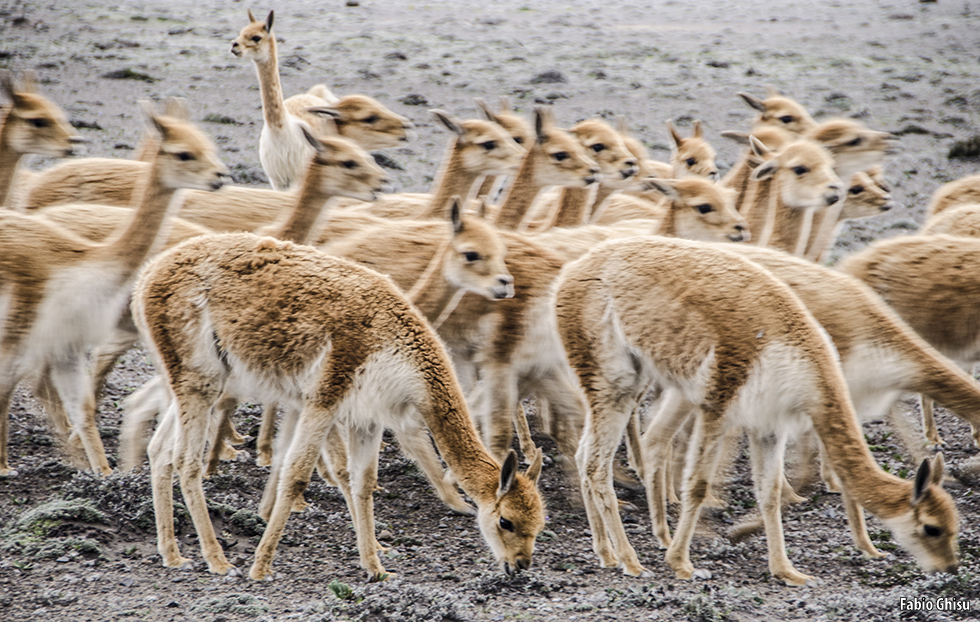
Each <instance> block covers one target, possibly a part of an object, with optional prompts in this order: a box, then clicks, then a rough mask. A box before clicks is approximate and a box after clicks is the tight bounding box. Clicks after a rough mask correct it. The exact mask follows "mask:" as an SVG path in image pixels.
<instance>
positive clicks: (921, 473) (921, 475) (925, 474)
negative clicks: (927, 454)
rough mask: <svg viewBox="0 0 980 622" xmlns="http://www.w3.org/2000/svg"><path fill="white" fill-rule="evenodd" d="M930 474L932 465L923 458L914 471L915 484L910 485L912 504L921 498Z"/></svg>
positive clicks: (927, 485) (927, 484)
mask: <svg viewBox="0 0 980 622" xmlns="http://www.w3.org/2000/svg"><path fill="white" fill-rule="evenodd" d="M931 474H932V467H931V466H930V464H929V459H928V458H924V459H923V460H922V464H920V465H919V470H918V471H916V473H915V484H914V485H913V486H912V505H915V504H916V503H918V502H919V501H921V500H922V496H923V495H924V494H925V493H926V489H927V488H928V487H929V483H930V475H931Z"/></svg>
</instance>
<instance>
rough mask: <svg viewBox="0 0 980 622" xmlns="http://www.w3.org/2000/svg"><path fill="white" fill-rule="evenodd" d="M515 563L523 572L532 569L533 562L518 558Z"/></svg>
mask: <svg viewBox="0 0 980 622" xmlns="http://www.w3.org/2000/svg"><path fill="white" fill-rule="evenodd" d="M515 562H516V563H517V567H518V568H520V569H521V570H527V569H528V568H530V567H531V560H530V559H526V558H524V557H518V558H517V559H516V560H515Z"/></svg>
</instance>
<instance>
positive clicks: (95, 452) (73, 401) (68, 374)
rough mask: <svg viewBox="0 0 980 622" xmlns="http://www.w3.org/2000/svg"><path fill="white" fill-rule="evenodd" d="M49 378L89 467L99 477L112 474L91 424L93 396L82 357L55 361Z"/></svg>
mask: <svg viewBox="0 0 980 622" xmlns="http://www.w3.org/2000/svg"><path fill="white" fill-rule="evenodd" d="M50 376H51V384H52V385H53V386H54V389H55V391H57V392H58V396H59V397H60V398H61V403H62V405H63V406H64V408H65V411H66V412H67V413H68V418H69V419H70V420H71V423H72V425H73V426H74V428H75V431H76V432H77V433H78V435H79V437H80V438H81V441H82V447H83V448H84V449H85V455H86V457H88V462H89V466H90V467H91V469H92V470H93V471H94V472H95V473H97V474H100V475H108V474H110V473H112V469H111V468H110V467H109V461H108V459H107V458H106V455H105V447H103V445H102V438H101V437H100V436H99V428H98V426H97V425H96V423H95V395H94V394H93V393H92V379H91V378H90V377H89V375H88V374H87V373H86V371H85V355H84V354H83V353H76V354H74V355H73V356H68V357H65V358H62V359H59V360H57V361H56V362H55V363H54V364H53V365H52V366H51V370H50Z"/></svg>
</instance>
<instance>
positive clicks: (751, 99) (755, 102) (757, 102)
mask: <svg viewBox="0 0 980 622" xmlns="http://www.w3.org/2000/svg"><path fill="white" fill-rule="evenodd" d="M738 96H739V97H741V98H742V99H744V100H745V103H746V104H748V105H749V106H752V107H753V108H755V109H756V110H758V111H759V112H765V111H766V105H765V104H763V103H762V100H761V99H759V98H758V97H755V96H753V95H749V94H748V93H746V92H745V91H739V92H738Z"/></svg>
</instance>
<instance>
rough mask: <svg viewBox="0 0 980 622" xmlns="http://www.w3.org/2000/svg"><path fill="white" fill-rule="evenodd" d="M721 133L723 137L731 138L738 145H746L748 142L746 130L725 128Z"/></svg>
mask: <svg viewBox="0 0 980 622" xmlns="http://www.w3.org/2000/svg"><path fill="white" fill-rule="evenodd" d="M721 135H722V137H723V138H727V139H728V140H733V141H735V142H737V143H738V144H740V145H748V144H749V135H748V134H747V133H746V132H738V131H735V130H725V131H724V132H722V133H721Z"/></svg>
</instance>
